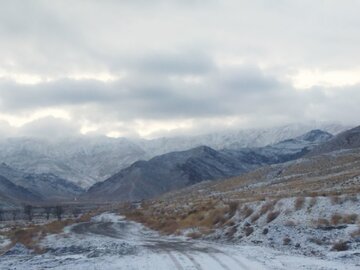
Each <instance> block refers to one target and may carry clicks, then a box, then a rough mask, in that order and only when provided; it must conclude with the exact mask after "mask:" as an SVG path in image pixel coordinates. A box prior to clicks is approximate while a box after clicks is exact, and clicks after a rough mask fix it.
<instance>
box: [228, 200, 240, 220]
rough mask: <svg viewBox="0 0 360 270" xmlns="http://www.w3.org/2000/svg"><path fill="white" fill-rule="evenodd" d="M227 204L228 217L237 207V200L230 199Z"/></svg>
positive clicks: (231, 215)
mask: <svg viewBox="0 0 360 270" xmlns="http://www.w3.org/2000/svg"><path fill="white" fill-rule="evenodd" d="M228 206H229V217H233V216H234V215H235V213H236V211H237V209H238V207H239V202H237V201H231V202H229V203H228Z"/></svg>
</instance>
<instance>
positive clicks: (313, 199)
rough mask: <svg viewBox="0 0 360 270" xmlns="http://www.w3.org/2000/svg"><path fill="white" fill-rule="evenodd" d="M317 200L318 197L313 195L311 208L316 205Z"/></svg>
mask: <svg viewBox="0 0 360 270" xmlns="http://www.w3.org/2000/svg"><path fill="white" fill-rule="evenodd" d="M316 202H317V198H316V197H312V198H311V199H310V202H309V209H311V208H313V207H314V206H315V204H316Z"/></svg>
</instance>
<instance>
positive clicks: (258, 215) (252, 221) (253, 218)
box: [250, 213, 261, 223]
mask: <svg viewBox="0 0 360 270" xmlns="http://www.w3.org/2000/svg"><path fill="white" fill-rule="evenodd" d="M260 216H261V215H260V213H257V214H255V215H253V216H251V218H250V221H251V223H254V222H256V221H257V220H258V219H259V218H260Z"/></svg>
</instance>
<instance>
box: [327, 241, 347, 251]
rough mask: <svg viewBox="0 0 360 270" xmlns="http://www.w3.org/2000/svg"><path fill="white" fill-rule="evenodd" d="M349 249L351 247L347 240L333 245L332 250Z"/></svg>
mask: <svg viewBox="0 0 360 270" xmlns="http://www.w3.org/2000/svg"><path fill="white" fill-rule="evenodd" d="M348 249H349V245H348V243H347V242H345V241H339V242H337V243H335V244H334V245H333V246H332V248H331V251H345V250H348Z"/></svg>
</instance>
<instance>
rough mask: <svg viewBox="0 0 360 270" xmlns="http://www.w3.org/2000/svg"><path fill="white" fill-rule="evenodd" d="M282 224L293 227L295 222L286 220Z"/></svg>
mask: <svg viewBox="0 0 360 270" xmlns="http://www.w3.org/2000/svg"><path fill="white" fill-rule="evenodd" d="M284 225H285V226H287V227H295V226H296V223H295V221H293V220H287V221H286V222H285V224H284Z"/></svg>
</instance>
